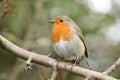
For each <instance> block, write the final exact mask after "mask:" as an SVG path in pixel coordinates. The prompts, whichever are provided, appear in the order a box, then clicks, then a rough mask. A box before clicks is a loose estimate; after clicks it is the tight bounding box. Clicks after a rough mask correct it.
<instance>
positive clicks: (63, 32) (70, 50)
mask: <svg viewBox="0 0 120 80" xmlns="http://www.w3.org/2000/svg"><path fill="white" fill-rule="evenodd" d="M50 23H53V30H52V44H53V48H54V50H55V52H56V53H57V54H58V55H59V56H60V57H62V58H64V59H66V60H70V61H71V62H74V63H75V64H76V63H79V62H80V61H81V59H82V58H83V57H84V56H85V57H88V52H87V47H86V44H85V42H84V39H83V35H82V32H81V30H80V28H79V27H78V26H77V25H76V23H75V22H74V21H73V20H72V19H71V18H69V17H68V16H59V17H56V18H54V19H53V20H50Z"/></svg>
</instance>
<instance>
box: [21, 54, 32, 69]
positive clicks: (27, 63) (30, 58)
mask: <svg viewBox="0 0 120 80" xmlns="http://www.w3.org/2000/svg"><path fill="white" fill-rule="evenodd" d="M32 57H33V56H32V55H30V56H29V57H28V60H27V61H26V62H25V64H24V66H23V69H24V71H28V70H32V68H31V66H32V64H31V61H32Z"/></svg>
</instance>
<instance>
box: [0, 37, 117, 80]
mask: <svg viewBox="0 0 120 80" xmlns="http://www.w3.org/2000/svg"><path fill="white" fill-rule="evenodd" d="M0 46H1V48H2V49H4V50H6V51H8V52H10V54H13V55H15V56H17V57H20V58H22V59H25V60H27V59H28V58H29V57H30V56H32V62H34V63H37V64H40V65H43V66H47V67H54V66H57V68H58V69H62V70H66V71H69V72H72V73H74V74H77V75H80V76H83V77H85V78H86V77H89V76H91V75H92V76H94V77H95V78H97V79H100V80H117V79H115V78H113V77H110V76H107V75H104V74H103V73H100V72H96V71H92V70H88V69H84V68H81V67H78V66H72V65H71V64H68V63H65V62H59V64H58V63H57V61H56V60H55V59H53V58H50V57H48V56H45V55H40V54H37V53H33V52H29V51H27V50H25V49H22V48H20V47H18V46H16V45H14V44H13V43H11V42H10V41H8V40H7V39H5V38H4V37H2V36H1V35H0Z"/></svg>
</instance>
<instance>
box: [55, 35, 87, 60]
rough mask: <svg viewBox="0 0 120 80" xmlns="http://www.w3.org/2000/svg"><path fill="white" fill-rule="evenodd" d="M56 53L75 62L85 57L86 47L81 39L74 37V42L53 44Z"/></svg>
mask: <svg viewBox="0 0 120 80" xmlns="http://www.w3.org/2000/svg"><path fill="white" fill-rule="evenodd" d="M53 47H54V49H55V51H56V53H57V54H58V55H59V56H61V57H63V58H64V59H66V60H75V59H76V58H78V57H82V56H84V52H85V47H84V44H83V42H82V41H81V40H80V38H79V37H77V36H74V38H73V40H70V41H64V40H63V39H61V40H60V41H59V42H57V43H55V44H53Z"/></svg>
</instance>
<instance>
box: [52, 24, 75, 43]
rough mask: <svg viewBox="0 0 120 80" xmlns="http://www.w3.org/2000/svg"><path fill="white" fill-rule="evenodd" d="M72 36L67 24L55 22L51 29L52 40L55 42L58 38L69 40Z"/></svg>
mask: <svg viewBox="0 0 120 80" xmlns="http://www.w3.org/2000/svg"><path fill="white" fill-rule="evenodd" d="M72 38H73V35H72V33H71V32H70V27H69V25H67V24H65V23H62V24H58V23H55V24H54V25H53V31H52V42H53V43H57V42H58V41H59V40H60V39H63V40H71V39H72Z"/></svg>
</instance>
